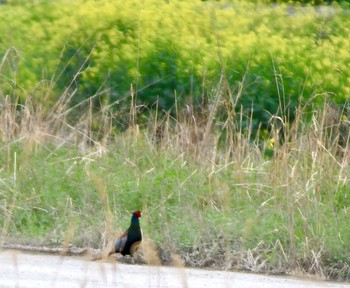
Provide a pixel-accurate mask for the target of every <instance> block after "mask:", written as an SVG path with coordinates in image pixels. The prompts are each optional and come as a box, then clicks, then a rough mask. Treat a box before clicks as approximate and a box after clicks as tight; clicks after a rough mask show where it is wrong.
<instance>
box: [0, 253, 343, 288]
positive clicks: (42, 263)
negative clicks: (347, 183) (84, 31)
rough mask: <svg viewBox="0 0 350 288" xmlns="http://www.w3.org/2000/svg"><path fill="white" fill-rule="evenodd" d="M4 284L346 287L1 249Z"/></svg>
mask: <svg viewBox="0 0 350 288" xmlns="http://www.w3.org/2000/svg"><path fill="white" fill-rule="evenodd" d="M0 287H161V288H163V287H209V288H210V287H215V288H219V287H240V288H246V287H254V288H255V287H268V288H274V287H276V288H281V287H285V288H294V287H295V288H296V287H298V288H303V287H336V288H340V287H344V288H349V287H350V285H347V284H344V283H343V284H341V283H331V282H323V281H314V280H312V281H311V280H306V279H295V278H290V277H274V276H266V275H256V274H247V273H238V272H224V271H209V270H200V269H185V268H179V267H177V268H174V267H164V266H148V265H127V264H121V263H118V262H117V261H115V260H114V258H109V259H107V260H103V261H91V257H82V256H81V257H72V256H59V255H50V254H30V253H24V252H19V251H14V250H2V251H0Z"/></svg>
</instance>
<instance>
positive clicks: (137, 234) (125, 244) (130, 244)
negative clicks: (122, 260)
mask: <svg viewBox="0 0 350 288" xmlns="http://www.w3.org/2000/svg"><path fill="white" fill-rule="evenodd" d="M140 217H141V212H140V211H135V212H134V213H133V214H132V217H131V224H130V226H129V228H128V229H127V230H126V231H125V232H124V233H123V235H122V236H120V237H119V238H118V239H117V240H116V241H115V244H114V249H113V250H112V251H111V252H110V254H113V253H121V254H122V255H123V256H125V255H131V256H133V254H134V252H135V251H136V250H137V249H138V247H139V245H140V243H141V241H142V232H141V227H140V221H139V218H140Z"/></svg>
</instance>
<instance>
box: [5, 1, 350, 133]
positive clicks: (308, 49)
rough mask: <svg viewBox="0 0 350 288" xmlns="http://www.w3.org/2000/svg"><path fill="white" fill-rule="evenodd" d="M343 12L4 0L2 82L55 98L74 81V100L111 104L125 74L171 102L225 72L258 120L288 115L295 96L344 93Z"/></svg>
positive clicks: (124, 91) (207, 93)
mask: <svg viewBox="0 0 350 288" xmlns="http://www.w3.org/2000/svg"><path fill="white" fill-rule="evenodd" d="M121 7H122V9H121ZM159 11H162V13H160V12H159ZM348 16H349V15H348V10H343V9H341V8H340V7H338V6H336V5H335V6H331V7H328V8H324V7H323V8H314V7H312V6H303V7H302V6H287V5H279V6H273V7H272V8H271V7H270V6H266V5H263V4H256V3H249V2H234V1H227V2H216V1H207V2H202V1H155V0H147V1H141V2H140V1H128V2H127V3H125V1H103V2H101V1H92V0H90V1H80V0H75V1H41V2H38V3H37V4H21V5H19V4H18V5H4V6H2V7H1V12H0V31H2V33H3V36H2V37H1V40H0V53H1V54H0V55H2V56H3V60H4V61H3V63H2V64H1V73H2V77H1V78H0V84H1V86H2V87H3V88H2V89H3V93H5V94H10V95H17V96H19V97H20V98H21V99H22V101H24V99H25V97H26V96H27V95H31V96H32V97H33V98H34V99H36V100H38V101H41V102H43V103H45V104H46V105H49V104H51V105H54V103H56V101H57V99H58V98H59V97H60V95H62V93H71V94H72V102H73V104H74V103H79V102H81V101H82V100H84V99H87V98H89V97H90V96H93V95H95V97H94V99H95V100H94V101H95V102H96V103H95V105H99V103H100V102H101V101H102V102H103V101H109V102H110V103H115V104H116V106H118V107H117V108H116V109H118V108H119V107H120V105H122V104H121V103H125V104H127V103H126V102H127V101H122V102H120V101H121V100H125V98H128V97H127V96H129V95H130V86H131V84H132V86H133V90H135V91H136V92H137V93H136V94H137V99H138V101H139V104H145V105H147V106H148V107H149V108H155V105H156V103H157V105H158V108H160V109H164V110H166V111H168V110H171V109H174V102H175V101H174V93H175V92H176V95H177V101H178V105H182V106H183V105H185V103H189V102H191V103H194V105H195V106H197V105H199V104H201V103H207V102H208V101H209V100H208V98H212V97H213V93H212V91H213V87H215V85H216V84H217V83H218V81H219V79H220V77H221V75H224V76H225V78H226V80H227V82H228V83H227V85H228V86H229V87H230V89H231V90H233V91H234V92H235V91H237V90H239V89H240V87H242V88H243V89H242V91H241V92H242V94H241V95H240V97H239V98H238V97H237V99H235V100H237V109H238V110H240V109H241V105H243V106H242V107H244V109H247V110H248V111H249V109H251V105H252V104H254V120H255V122H254V125H255V126H254V128H257V126H258V124H259V122H261V121H262V122H263V123H266V122H267V121H268V120H269V118H270V116H271V114H280V115H282V114H284V115H288V113H287V112H286V111H285V110H289V116H290V117H291V118H292V119H293V117H294V113H295V108H296V106H297V105H298V101H304V102H306V101H308V100H309V99H310V98H312V97H314V96H315V95H319V94H322V95H324V97H326V98H329V99H332V101H334V102H336V103H344V102H345V101H347V100H349V95H350V91H349V87H350V74H349V73H350V72H349V70H348V69H347V67H348V66H349V64H350V52H349V51H350V44H349V41H348V35H349V33H350V31H349V27H350V23H349V19H350V18H349V17H348ZM214 94H215V93H214ZM237 95H238V94H237ZM324 97H316V100H318V98H322V99H319V100H318V102H319V103H322V102H323V100H324V99H323V98H324ZM157 100H158V102H157ZM115 101H119V102H115ZM280 104H281V105H280ZM127 106H128V105H127Z"/></svg>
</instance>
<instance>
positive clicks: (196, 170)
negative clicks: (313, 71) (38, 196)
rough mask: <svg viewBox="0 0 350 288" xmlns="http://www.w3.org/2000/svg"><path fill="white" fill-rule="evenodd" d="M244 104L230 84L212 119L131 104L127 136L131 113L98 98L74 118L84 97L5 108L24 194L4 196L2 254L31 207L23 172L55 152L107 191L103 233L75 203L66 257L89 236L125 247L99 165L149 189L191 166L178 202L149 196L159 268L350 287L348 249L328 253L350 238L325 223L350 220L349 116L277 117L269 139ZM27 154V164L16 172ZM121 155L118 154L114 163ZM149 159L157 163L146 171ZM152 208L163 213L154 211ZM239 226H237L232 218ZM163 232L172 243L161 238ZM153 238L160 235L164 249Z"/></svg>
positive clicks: (10, 150)
mask: <svg viewBox="0 0 350 288" xmlns="http://www.w3.org/2000/svg"><path fill="white" fill-rule="evenodd" d="M131 91H132V90H131ZM133 93H134V92H133V91H132V92H131V95H134V94H133ZM240 93H241V92H240V90H238V94H237V95H235V96H233V95H232V94H233V93H232V91H231V90H230V89H229V87H228V86H227V83H226V82H225V79H224V77H223V78H222V79H221V80H220V82H219V83H218V86H217V88H216V90H215V93H214V95H213V97H212V99H213V100H212V103H209V104H208V105H209V106H208V108H207V110H203V111H196V110H195V109H194V108H193V107H191V106H186V107H184V108H183V109H180V108H179V107H177V108H176V113H174V114H170V113H165V112H164V113H160V114H158V113H152V112H149V113H148V114H147V115H148V119H147V120H146V121H145V120H144V118H143V115H142V114H140V113H139V112H138V111H139V107H138V106H137V105H136V103H135V101H131V102H132V103H133V105H132V106H131V108H130V112H129V114H127V115H126V116H125V117H127V118H129V126H128V128H127V129H126V130H125V131H124V132H120V130H119V129H118V127H117V126H116V125H115V121H114V120H115V119H116V118H120V117H122V116H121V115H120V114H118V113H122V112H120V111H121V110H118V109H117V110H115V108H116V107H115V106H116V105H117V104H116V103H114V104H112V105H109V104H108V105H102V107H101V109H99V110H95V109H94V108H93V99H95V98H96V97H98V95H94V96H92V97H91V98H89V100H86V101H85V102H84V103H80V104H78V105H77V106H76V107H70V106H69V102H70V100H71V98H72V95H71V94H69V92H68V90H67V91H66V92H65V94H64V95H62V96H61V98H60V100H59V101H58V102H57V104H56V105H54V106H53V107H52V108H50V109H48V108H47V107H41V106H40V105H39V104H37V103H34V102H33V101H32V99H31V98H30V97H29V96H28V98H27V101H26V102H25V103H18V100H17V99H16V98H13V97H10V96H2V97H1V109H0V123H1V125H0V137H1V140H0V141H1V146H2V150H3V159H2V163H3V167H2V168H1V169H2V170H3V171H7V172H10V173H12V183H10V184H11V185H9V184H8V182H6V181H5V179H2V180H1V181H2V182H3V183H6V185H8V187H7V189H8V191H12V192H13V193H12V197H8V196H5V194H4V193H5V192H2V191H1V192H0V197H1V202H0V203H1V204H0V205H1V206H0V209H1V210H2V211H4V213H3V215H4V217H3V219H2V226H3V227H2V233H1V235H2V237H1V243H2V244H3V243H4V242H6V239H8V238H7V237H8V235H10V236H11V233H10V232H9V231H10V225H11V224H12V223H13V222H12V218H13V215H14V214H15V211H17V209H18V207H21V205H22V204H18V201H20V200H19V199H23V195H21V190H20V189H19V188H18V186H17V182H18V175H17V174H18V168H17V166H21V169H22V166H24V165H25V163H30V161H31V160H30V157H31V156H32V154H33V151H37V150H41V149H44V150H45V149H47V150H50V151H51V152H50V153H49V154H50V155H51V154H55V153H56V152H57V151H59V150H60V149H61V148H62V147H75V148H76V149H77V151H78V153H79V154H77V155H76V157H74V158H75V159H73V158H69V161H70V162H71V163H73V164H72V165H71V166H70V167H69V168H68V170H67V173H70V170H74V169H75V167H76V165H80V164H83V165H84V170H85V173H86V174H85V177H87V178H88V180H89V182H90V183H92V184H91V185H92V186H93V187H94V190H95V191H97V195H98V198H97V199H98V200H97V201H96V203H99V205H100V206H99V207H101V209H102V211H103V213H102V214H101V218H100V220H97V221H96V224H92V225H97V226H92V227H91V229H88V228H86V229H85V230H84V233H85V234H84V233H81V231H80V230H79V229H81V228H79V227H78V226H79V223H78V222H79V221H78V222H77V220H76V219H78V218H79V217H86V216H82V215H84V214H85V213H88V212H87V211H84V210H83V209H85V208H84V207H83V208H81V210H79V211H80V212H79V213H76V212H73V210H74V208H73V204H72V201H73V200H72V198H67V205H66V206H65V207H66V208H65V209H67V211H68V212H67V213H66V217H67V219H65V221H66V222H67V225H66V227H67V228H66V229H65V235H63V241H62V242H61V243H62V245H63V247H64V248H65V249H68V247H69V245H70V244H71V243H72V242H74V241H76V240H74V239H75V238H76V237H77V234H80V235H79V237H80V238H79V237H78V238H79V239H80V242H79V243H83V245H88V246H89V245H90V244H91V243H93V244H94V245H97V246H99V247H101V248H103V247H106V246H108V242H109V241H110V239H112V238H113V235H114V231H115V228H116V227H115V224H114V223H115V222H114V220H115V219H114V218H115V214H114V213H115V212H114V211H112V208H111V207H114V205H115V200H114V199H113V198H111V194H110V192H109V190H110V188H109V186H108V184H107V182H108V181H107V179H106V178H105V177H104V176H101V175H100V173H99V172H98V171H97V172H96V170H94V168H92V167H93V165H94V162H96V161H99V160H98V159H100V158H103V157H104V156H105V155H112V157H117V156H115V155H122V158H123V161H124V163H126V165H127V166H129V167H133V169H135V170H136V171H139V172H136V174H135V175H136V177H138V178H140V181H143V180H142V179H146V178H145V177H158V176H157V173H159V172H160V171H161V170H159V169H161V168H159V167H158V166H157V165H158V164H157V163H158V161H162V159H171V160H170V161H169V162H167V163H168V164H167V165H170V166H171V165H175V164H176V165H177V163H179V166H180V167H181V168H180V169H185V168H186V167H189V168H186V169H188V172H189V173H188V174H187V175H185V176H184V177H183V178H181V181H180V182H176V183H178V184H176V185H174V186H171V187H170V188H169V189H168V190H166V189H165V188H162V187H163V186H162V185H164V183H166V181H171V179H170V180H168V179H166V178H164V179H162V180H161V182H160V186H159V187H155V190H157V191H160V194H159V195H158V194H157V195H155V194H147V193H151V192H147V191H146V192H144V193H145V195H146V194H147V195H148V196H144V198H143V199H144V200H143V201H144V202H143V203H141V205H142V206H143V207H144V209H145V210H146V212H148V218H146V219H144V222H145V224H146V225H147V227H148V231H147V232H146V234H145V235H146V238H145V241H144V255H143V256H144V258H145V260H146V262H147V263H150V264H159V263H161V262H163V263H164V262H166V263H173V264H174V263H176V264H174V265H180V266H182V265H183V264H182V263H185V265H189V266H195V267H207V266H210V267H216V268H220V269H227V270H229V269H233V268H238V269H244V270H249V271H253V272H266V271H269V272H272V273H286V272H290V273H291V272H292V271H303V272H305V273H311V274H317V275H319V277H322V278H331V277H335V278H340V279H349V277H350V276H349V275H350V273H349V269H348V267H349V266H348V262H347V261H348V259H349V258H346V257H348V256H349V255H344V257H345V259H347V260H344V259H342V260H341V261H338V262H337V260H336V257H338V256H334V255H335V254H336V253H335V254H334V255H333V253H334V251H335V250H337V247H338V246H337V245H335V246H334V247H329V246H327V245H333V244H332V243H334V241H338V240H340V241H343V243H344V245H345V242H346V241H347V240H349V239H348V238H347V237H348V234H347V230H346V229H345V228H342V229H345V230H341V231H340V230H339V231H337V227H332V229H329V230H327V229H328V228H327V225H323V223H322V221H327V219H329V221H330V223H329V225H336V221H343V220H341V219H343V218H342V217H344V215H346V214H347V213H348V211H349V202H348V200H347V199H345V198H346V196H344V197H345V198H344V199H343V198H342V195H341V194H339V193H348V188H346V187H348V186H349V176H350V175H349V159H350V155H349V153H350V152H349V137H350V133H349V120H348V119H350V115H349V113H350V112H349V107H345V108H344V109H342V110H341V109H340V108H338V107H337V106H334V105H330V104H329V103H325V105H324V107H323V109H320V110H314V111H310V109H309V107H308V105H309V103H307V105H306V106H304V107H299V108H298V111H297V113H296V119H295V121H294V122H292V123H288V121H287V117H286V116H285V115H272V116H271V120H270V123H269V130H266V131H265V130H258V131H253V129H252V123H251V121H252V116H251V115H244V114H243V112H242V110H241V109H238V107H237V103H238V102H237V101H238V99H239V97H240ZM134 96H135V95H134ZM134 96H133V97H134ZM232 99H236V100H235V101H233V100H232ZM118 105H119V104H118ZM116 111H117V112H116ZM307 118H310V121H308V120H306V119H307ZM243 122H244V123H248V125H243ZM243 127H244V128H243ZM262 134H264V135H265V136H264V137H262V136H261V135H262ZM18 147H20V153H21V157H20V161H21V163H18V160H16V155H17V154H16V153H17V152H16V151H18ZM52 147H53V148H52ZM116 147H118V152H117V154H111V151H113V149H116ZM121 147H122V148H121ZM142 153H143V154H142ZM108 157H109V156H108ZM142 159H147V161H148V163H150V164H149V166H148V167H147V169H146V170H143V169H144V168H143V167H142V165H143V164H141V163H143V162H142V161H143V160H142ZM164 161H165V160H164ZM166 161H168V160H166ZM176 173H181V170H178V172H176ZM21 175H22V177H23V174H21ZM147 175H148V176H147ZM203 175H205V177H206V179H205V180H203V178H202V176H203ZM178 177H179V176H178V175H177V176H176V178H178ZM178 179H180V178H178ZM138 181H139V180H138ZM198 182H199V183H198ZM154 183H156V182H154ZM187 185H189V186H187ZM191 185H204V186H203V189H202V190H203V191H198V194H193V195H190V196H188V195H187V194H184V193H185V192H186V193H189V192H188V191H190V189H191V187H192V188H193V186H191ZM344 187H345V188H344ZM342 189H343V190H342ZM184 191H185V192H184ZM339 191H340V192H339ZM342 191H343V192H342ZM335 194H336V195H338V196H335ZM147 197H149V198H150V199H153V198H154V199H156V201H157V202H156V203H154V201H153V200H152V202H147V201H148V200H145V199H148V198H147ZM337 197H338V198H337ZM69 199H70V200H69ZM173 199H178V200H176V201H178V204H175V206H169V205H170V204H169V203H170V201H174V200H173ZM186 199H187V200H189V199H190V200H189V201H190V202H191V201H193V202H191V203H192V204H191V203H186V201H187V200H186ZM342 199H343V200H342ZM69 203H70V204H69ZM139 204H140V203H139ZM172 205H173V204H172ZM176 205H178V206H176ZM186 205H188V206H186ZM191 205H192V206H191ZM193 205H194V206H193ZM69 207H70V208H69ZM86 209H87V208H86ZM89 209H91V208H89ZM93 210H94V209H93V208H92V211H93ZM69 211H70V212H69ZM174 211H181V216H182V217H184V218H186V219H187V218H194V219H195V220H193V221H194V222H191V223H186V222H185V223H184V224H181V225H180V224H179V225H178V227H177V229H185V228H186V226H187V225H195V226H196V228H194V229H197V230H196V232H195V234H196V235H197V236H196V237H194V236H193V239H191V240H188V241H190V242H191V245H192V246H191V247H188V244H183V243H181V242H179V241H180V240H179V239H180V238H181V237H180V236H179V238H174V235H177V233H175V232H173V231H171V230H168V228H167V227H168V225H169V226H172V227H174V226H173V225H176V221H177V220H176V219H177V218H176V217H179V216H178V215H177V214H176V213H175V212H174ZM118 215H120V214H118ZM170 215H174V217H175V218H174V219H172V218H171V216H170ZM175 215H176V216H175ZM232 215H234V217H235V218H237V219H235V220H232V218H229V217H230V216H231V217H232ZM269 215H271V216H269ZM340 215H341V216H340ZM209 216H210V217H209ZM153 217H158V218H159V217H160V218H161V217H164V221H163V220H161V221H162V225H161V226H157V227H158V228H152V223H153V222H154V219H153ZM208 217H209V218H208ZM330 217H331V218H330ZM216 218H221V220H220V221H219V222H218V223H220V224H212V223H210V222H208V221H214V222H215V221H216V220H215V219H216ZM161 219H163V218H161ZM208 219H209V220H208ZM261 219H264V221H267V224H266V223H265V224H266V227H268V229H270V230H268V231H260V230H259V225H262V224H261V223H260V222H259V221H260V220H261ZM100 224H101V225H102V226H98V225H100ZM157 225H158V224H157ZM230 225H232V226H233V228H230ZM101 227H103V228H101ZM159 227H160V229H161V230H162V231H161V232H159V231H158V232H155V231H154V230H155V229H159ZM227 227H228V230H227ZM96 228H97V229H96ZM61 229H62V228H61ZM93 230H97V231H93ZM12 231H13V230H12ZM97 232H99V233H100V234H98V233H97ZM152 233H157V239H154V236H153V234H152ZM179 233H180V234H181V232H179ZM183 233H185V232H183ZM329 233H335V235H329ZM92 234H93V235H92ZM176 237H177V236H176ZM191 237H192V236H191ZM342 237H346V238H345V239H343V238H342ZM88 238H89V240H88ZM92 239H95V240H92ZM332 239H334V240H332ZM342 247H343V248H344V246H342ZM181 259H182V260H181ZM182 261H183V262H182Z"/></svg>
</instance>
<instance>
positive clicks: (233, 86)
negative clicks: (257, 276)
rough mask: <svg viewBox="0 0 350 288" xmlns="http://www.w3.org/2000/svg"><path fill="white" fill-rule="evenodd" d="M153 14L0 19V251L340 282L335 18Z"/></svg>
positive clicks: (150, 7) (342, 113) (342, 168)
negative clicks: (89, 251)
mask: <svg viewBox="0 0 350 288" xmlns="http://www.w3.org/2000/svg"><path fill="white" fill-rule="evenodd" d="M168 2H169V3H168ZM168 2H167V1H164V2H160V1H152V0H145V1H129V2H123V3H122V2H119V1H103V2H100V1H78V0H77V1H54V2H46V1H43V2H38V4H25V5H24V4H22V5H16V4H13V5H4V6H2V7H1V8H2V9H1V11H0V20H1V21H0V30H1V31H2V32H3V37H1V39H0V51H1V53H2V58H1V59H2V61H0V76H1V77H0V85H1V90H0V93H1V94H0V96H1V103H0V149H1V153H0V211H1V213H0V225H1V227H2V232H1V234H0V235H1V238H0V244H2V243H5V242H7V241H9V239H11V241H16V242H20V243H28V242H32V241H36V243H37V244H45V245H53V246H57V245H65V244H67V243H72V244H74V245H77V246H82V247H84V246H89V247H105V245H106V244H107V242H108V241H109V240H110V238H113V234H114V233H115V232H118V231H121V230H122V229H124V228H125V226H124V225H125V223H128V221H129V220H130V213H131V212H132V211H134V210H135V209H140V210H142V211H143V217H142V219H141V220H142V227H143V231H144V233H145V236H146V237H147V238H149V239H151V240H152V241H153V242H154V243H155V244H156V247H158V248H159V252H160V257H161V258H162V260H163V261H171V259H172V257H175V258H176V257H177V256H176V255H180V256H181V257H182V259H183V260H184V261H185V262H186V264H187V265H193V266H197V267H204V266H210V267H216V268H223V269H231V268H238V269H247V270H250V271H255V272H260V271H264V272H266V271H269V272H275V273H282V272H291V273H294V272H298V271H301V272H306V273H313V274H318V275H320V276H324V277H326V278H332V279H347V280H349V279H350V266H349V265H350V263H349V262H350V254H349V249H348V247H349V243H350V226H349V212H350V210H349V209H350V188H349V187H350V185H349V177H350V175H349V173H350V169H349V159H350V155H349V150H350V149H349V137H350V133H349V119H350V111H349V107H347V106H344V108H339V107H343V106H339V105H336V104H331V103H334V102H335V103H338V104H344V103H345V102H346V101H347V100H348V99H349V95H350V93H349V87H350V74H349V73H350V71H348V70H349V69H347V68H348V66H349V64H350V52H349V51H350V49H349V48H350V47H349V45H350V44H349V41H348V35H349V28H348V27H350V26H349V25H348V22H349V20H348V11H347V10H341V9H340V8H339V7H337V6H334V7H331V8H330V9H326V10H325V11H323V12H320V11H319V10H317V11H316V10H315V9H314V8H313V7H299V6H296V7H287V6H284V5H281V6H276V7H267V6H264V5H261V4H259V5H258V4H249V3H235V2H232V3H231V2H229V3H228V4H227V3H225V4H224V3H221V2H211V1H207V2H202V1H168ZM121 6H122V7H123V9H120V7H121ZM160 10H161V11H162V13H160V12H159V11H160ZM5 20H6V21H5ZM7 95H8V96H7ZM328 100H329V101H328ZM156 108H158V109H156ZM292 119H294V121H291V120H292ZM261 123H263V124H261ZM120 127H123V129H122V131H121V129H120ZM267 128H268V129H267Z"/></svg>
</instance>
